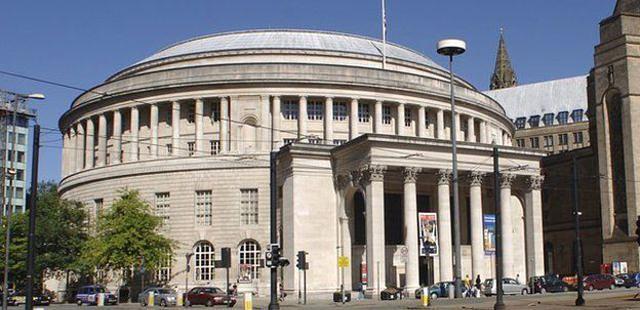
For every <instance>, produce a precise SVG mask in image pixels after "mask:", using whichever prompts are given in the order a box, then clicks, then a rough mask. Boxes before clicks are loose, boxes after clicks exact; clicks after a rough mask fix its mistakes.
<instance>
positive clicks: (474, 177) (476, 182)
mask: <svg viewBox="0 0 640 310" xmlns="http://www.w3.org/2000/svg"><path fill="white" fill-rule="evenodd" d="M484 175H485V173H484V172H480V171H471V173H470V175H469V177H470V179H471V181H470V182H469V184H470V185H471V186H481V185H482V178H483V177H484Z"/></svg>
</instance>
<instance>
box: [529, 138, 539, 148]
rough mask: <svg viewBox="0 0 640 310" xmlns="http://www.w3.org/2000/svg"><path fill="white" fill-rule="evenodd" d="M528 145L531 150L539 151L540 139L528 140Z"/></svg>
mask: <svg viewBox="0 0 640 310" xmlns="http://www.w3.org/2000/svg"><path fill="white" fill-rule="evenodd" d="M529 143H530V144H531V148H533V149H539V148H540V138H539V137H533V138H529Z"/></svg>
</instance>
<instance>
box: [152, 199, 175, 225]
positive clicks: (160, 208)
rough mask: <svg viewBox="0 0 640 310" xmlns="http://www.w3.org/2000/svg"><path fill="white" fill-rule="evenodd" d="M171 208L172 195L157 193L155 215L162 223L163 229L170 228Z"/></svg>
mask: <svg viewBox="0 0 640 310" xmlns="http://www.w3.org/2000/svg"><path fill="white" fill-rule="evenodd" d="M170 207H171V195H170V194H169V193H168V192H166V193H156V201H155V215H156V216H157V217H159V218H160V219H161V220H162V221H161V227H164V228H167V227H169V219H170V216H169V208H170Z"/></svg>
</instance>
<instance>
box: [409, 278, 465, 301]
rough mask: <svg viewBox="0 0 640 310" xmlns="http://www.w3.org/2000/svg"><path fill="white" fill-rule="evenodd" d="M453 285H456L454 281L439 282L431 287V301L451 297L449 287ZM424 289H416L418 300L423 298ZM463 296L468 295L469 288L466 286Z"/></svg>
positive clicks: (463, 288)
mask: <svg viewBox="0 0 640 310" xmlns="http://www.w3.org/2000/svg"><path fill="white" fill-rule="evenodd" d="M451 285H454V284H453V281H445V282H438V283H436V284H434V285H431V286H429V299H436V298H444V297H449V286H451ZM422 289H423V287H421V288H418V289H416V291H415V296H416V299H420V298H422ZM462 295H463V296H466V295H467V288H466V287H464V286H463V287H462Z"/></svg>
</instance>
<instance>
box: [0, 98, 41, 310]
mask: <svg viewBox="0 0 640 310" xmlns="http://www.w3.org/2000/svg"><path fill="white" fill-rule="evenodd" d="M2 92H4V93H6V94H9V95H13V101H12V103H13V107H12V108H11V109H12V110H13V111H12V115H11V134H12V139H11V150H10V152H11V161H10V162H9V165H10V168H9V169H7V165H6V160H5V165H4V167H3V169H5V171H6V173H5V174H4V175H6V176H9V188H11V191H10V192H9V203H8V207H7V206H5V205H3V206H2V207H3V208H6V215H7V221H6V223H5V225H6V232H5V233H6V235H5V240H4V276H3V281H2V282H3V283H2V292H3V294H2V309H3V310H6V309H7V295H8V294H7V292H8V289H9V285H8V282H9V244H10V240H11V213H12V210H13V196H15V183H14V181H15V175H16V169H15V167H14V163H15V161H16V159H17V158H16V140H17V139H18V134H17V133H16V119H17V115H18V108H19V107H20V103H22V102H25V101H27V100H28V99H37V100H42V99H44V98H45V97H44V95H43V94H19V93H14V92H10V91H2ZM5 117H6V116H5ZM4 134H6V132H5V133H4ZM4 147H5V149H7V146H6V145H5V146H4ZM7 154H9V153H7ZM5 158H6V157H5ZM35 169H37V167H35ZM32 186H33V184H32Z"/></svg>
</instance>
